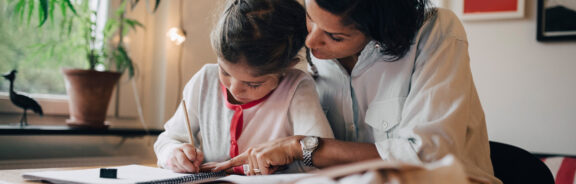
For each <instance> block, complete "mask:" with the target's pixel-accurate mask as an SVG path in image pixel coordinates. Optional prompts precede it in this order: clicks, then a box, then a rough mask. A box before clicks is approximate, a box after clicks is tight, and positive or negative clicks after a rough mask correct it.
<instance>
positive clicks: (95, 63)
mask: <svg viewBox="0 0 576 184" xmlns="http://www.w3.org/2000/svg"><path fill="white" fill-rule="evenodd" d="M14 1H17V2H15V6H16V7H15V13H17V14H18V15H19V16H21V18H24V17H25V18H27V19H28V20H29V19H30V17H31V16H32V15H33V14H32V13H31V12H32V11H37V14H38V17H39V19H40V21H39V22H40V24H39V27H42V26H43V25H44V24H45V23H46V22H48V20H49V18H50V17H51V14H52V13H53V12H54V9H55V8H56V7H59V8H60V10H61V11H60V12H61V13H62V15H63V16H66V17H69V18H70V19H69V20H70V21H67V22H61V23H60V24H63V25H64V24H76V25H79V27H80V28H81V30H83V31H84V33H83V40H84V44H83V47H84V49H83V50H84V51H85V52H86V60H87V63H88V68H87V69H76V68H62V73H63V74H64V75H65V79H66V80H65V81H66V82H65V83H66V91H67V94H68V97H69V108H70V118H69V119H68V120H67V121H66V123H67V124H68V125H69V126H71V127H75V128H94V129H104V128H107V127H108V125H107V124H106V123H105V120H106V112H107V109H108V105H109V103H110V98H111V96H112V92H113V90H114V87H115V86H116V84H117V82H118V80H119V78H120V77H121V75H122V74H123V73H124V72H126V71H127V72H128V73H129V77H130V78H131V77H133V76H134V65H133V62H132V59H131V58H130V56H129V54H128V52H127V49H126V47H125V44H124V36H125V35H126V34H127V33H128V32H129V31H130V30H135V29H137V28H138V27H141V28H143V27H144V26H143V25H142V24H141V23H140V22H138V21H136V20H134V19H129V18H126V17H125V14H126V9H127V1H126V0H122V2H121V4H120V6H119V7H118V8H117V9H116V11H115V18H114V19H109V20H107V22H106V25H105V26H104V29H103V31H102V33H101V34H100V35H101V36H102V39H99V34H98V33H97V31H96V28H97V24H96V21H97V20H98V17H100V16H106V14H105V13H103V12H98V11H94V10H91V9H90V7H89V1H88V0H84V1H70V0H39V1H27V0H14ZM74 3H76V4H74ZM137 3H138V0H136V1H130V7H132V8H133V7H135V5H136V4H137ZM159 3H160V1H159V0H157V1H156V4H155V6H154V11H156V9H157V8H158V5H159ZM58 5H59V6H58ZM35 6H36V7H39V8H37V9H35V10H33V8H34V7H35ZM78 8H80V9H78ZM77 9H78V10H82V11H76V10H77ZM70 12H71V13H70ZM52 23H55V22H52ZM39 29H41V28H39ZM115 37H116V38H118V39H117V42H113V40H114V39H113V38H115Z"/></svg>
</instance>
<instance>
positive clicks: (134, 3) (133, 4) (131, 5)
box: [130, 0, 140, 10]
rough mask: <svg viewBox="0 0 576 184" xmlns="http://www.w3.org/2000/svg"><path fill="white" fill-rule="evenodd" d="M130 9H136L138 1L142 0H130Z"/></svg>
mask: <svg viewBox="0 0 576 184" xmlns="http://www.w3.org/2000/svg"><path fill="white" fill-rule="evenodd" d="M130 2H131V3H130V9H131V10H134V8H136V5H138V2H140V0H135V1H130Z"/></svg>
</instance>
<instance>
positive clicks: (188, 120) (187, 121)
mask: <svg viewBox="0 0 576 184" xmlns="http://www.w3.org/2000/svg"><path fill="white" fill-rule="evenodd" d="M182 107H183V108H184V115H185V116H186V127H188V129H187V130H188V139H189V142H190V144H192V146H195V145H194V137H193V136H192V135H193V134H192V127H190V118H189V117H188V108H186V101H185V100H182Z"/></svg>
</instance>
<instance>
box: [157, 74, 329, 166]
mask: <svg viewBox="0 0 576 184" xmlns="http://www.w3.org/2000/svg"><path fill="white" fill-rule="evenodd" d="M225 97H226V94H223V91H222V86H221V84H220V81H219V79H218V65H216V64H207V65H205V66H204V67H203V68H202V69H201V70H200V71H199V72H198V73H196V74H195V75H194V76H193V77H192V79H191V80H190V81H189V82H188V84H187V85H186V87H185V88H184V92H183V99H186V103H187V107H188V114H189V116H190V121H191V122H190V124H191V127H192V132H193V134H194V143H196V145H195V146H196V147H198V148H201V149H202V151H203V153H204V160H205V162H221V161H225V160H228V159H230V145H231V139H230V125H231V120H232V116H233V115H234V110H232V109H230V108H228V107H227V106H226V103H227V102H226V100H225ZM243 117H244V118H243V120H244V121H243V122H244V123H243V129H242V134H241V136H240V137H239V138H238V150H239V153H242V152H244V151H245V150H246V149H247V148H249V147H251V146H254V145H256V144H260V143H265V142H268V141H271V140H274V139H277V138H282V137H288V136H292V135H310V136H319V137H325V138H333V137H334V136H333V134H332V130H331V129H330V125H329V124H328V120H327V119H326V116H325V115H324V113H323V112H322V108H321V106H320V102H319V100H318V96H317V94H316V89H315V87H314V81H313V79H312V78H311V77H310V76H309V75H307V74H305V73H304V72H302V71H300V70H296V69H290V70H288V71H287V72H286V75H285V76H284V77H283V79H282V81H281V82H280V84H278V87H277V88H276V89H275V90H274V91H273V92H272V93H271V94H270V96H269V97H268V98H267V99H266V100H265V101H263V102H261V103H259V104H257V105H256V106H253V107H251V108H248V109H244V110H243ZM185 122H186V121H185V115H184V113H183V108H182V107H181V106H180V107H179V108H178V109H177V110H176V113H174V116H173V117H172V118H171V119H170V120H168V122H166V124H165V125H164V128H165V131H164V132H163V133H162V134H160V135H159V137H158V140H157V141H156V143H155V144H154V151H155V152H156V155H157V157H158V165H159V166H161V167H165V166H166V165H165V164H166V161H167V160H168V159H170V155H171V152H172V150H173V149H174V148H175V147H177V146H180V145H181V144H183V143H187V142H188V133H187V130H186V129H187V128H186V125H185V124H184V123H185ZM297 164H298V165H300V166H303V164H302V163H300V162H298V163H297ZM300 166H298V167H300ZM290 169H292V168H290ZM296 170H298V171H303V170H302V168H297V169H296Z"/></svg>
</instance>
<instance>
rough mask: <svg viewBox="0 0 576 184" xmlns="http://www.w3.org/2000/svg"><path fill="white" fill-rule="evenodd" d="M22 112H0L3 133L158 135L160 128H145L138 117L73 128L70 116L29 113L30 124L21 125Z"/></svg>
mask: <svg viewBox="0 0 576 184" xmlns="http://www.w3.org/2000/svg"><path fill="white" fill-rule="evenodd" d="M20 118H21V115H20V114H11V113H0V132H1V133H0V134H1V135H116V136H123V137H127V136H145V135H158V134H160V133H161V132H162V130H159V129H149V130H145V129H144V127H143V125H142V124H141V123H140V121H138V119H136V118H113V117H109V118H108V120H107V122H108V123H107V124H109V125H110V127H109V128H108V129H103V130H102V129H100V130H95V129H73V128H70V127H68V126H67V125H66V119H68V116H58V115H51V116H42V117H41V116H37V115H33V114H29V115H28V117H27V118H28V124H29V125H28V126H25V127H20V123H19V122H20Z"/></svg>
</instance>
